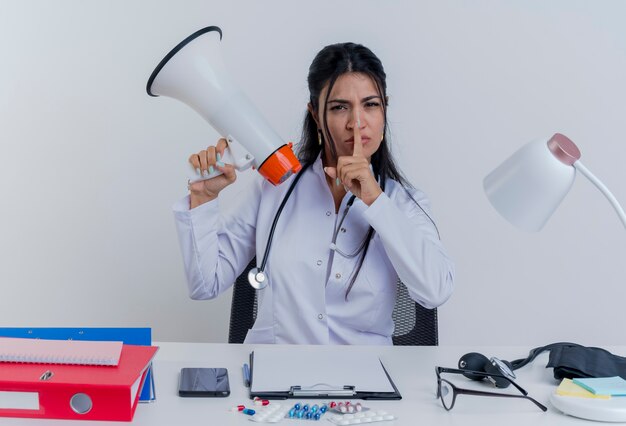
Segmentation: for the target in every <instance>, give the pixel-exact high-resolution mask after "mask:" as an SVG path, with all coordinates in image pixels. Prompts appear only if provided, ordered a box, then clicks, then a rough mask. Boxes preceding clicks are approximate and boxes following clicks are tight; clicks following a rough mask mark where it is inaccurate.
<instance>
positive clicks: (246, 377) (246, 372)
mask: <svg viewBox="0 0 626 426" xmlns="http://www.w3.org/2000/svg"><path fill="white" fill-rule="evenodd" d="M243 383H244V385H246V387H248V388H249V387H250V367H248V364H244V365H243Z"/></svg>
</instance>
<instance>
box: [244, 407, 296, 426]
mask: <svg viewBox="0 0 626 426" xmlns="http://www.w3.org/2000/svg"><path fill="white" fill-rule="evenodd" d="M290 408H291V407H290V406H289V405H282V404H278V403H275V402H274V403H272V404H269V405H266V406H263V407H262V408H259V409H257V410H256V413H255V414H254V416H252V417H250V418H249V419H248V420H250V421H253V422H257V423H278V422H280V421H281V420H283V419H284V418H285V415H286V414H287V412H288V411H289V409H290Z"/></svg>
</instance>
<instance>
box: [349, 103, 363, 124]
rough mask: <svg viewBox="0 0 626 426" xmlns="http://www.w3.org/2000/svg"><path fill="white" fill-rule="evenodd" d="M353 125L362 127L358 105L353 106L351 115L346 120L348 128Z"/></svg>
mask: <svg viewBox="0 0 626 426" xmlns="http://www.w3.org/2000/svg"><path fill="white" fill-rule="evenodd" d="M355 126H358V127H359V129H360V128H362V127H363V122H362V120H361V111H360V107H356V108H354V111H353V113H352V117H351V119H350V121H348V128H350V129H354V127H355Z"/></svg>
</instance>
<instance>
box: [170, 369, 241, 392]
mask: <svg viewBox="0 0 626 426" xmlns="http://www.w3.org/2000/svg"><path fill="white" fill-rule="evenodd" d="M228 395H230V385H229V383H228V370H226V369H225V368H181V370H180V378H179V380H178V396H186V397H194V396H195V397H225V396H228Z"/></svg>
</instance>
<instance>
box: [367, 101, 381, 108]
mask: <svg viewBox="0 0 626 426" xmlns="http://www.w3.org/2000/svg"><path fill="white" fill-rule="evenodd" d="M379 106H380V102H367V103H366V104H365V107H366V108H376V107H379Z"/></svg>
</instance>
